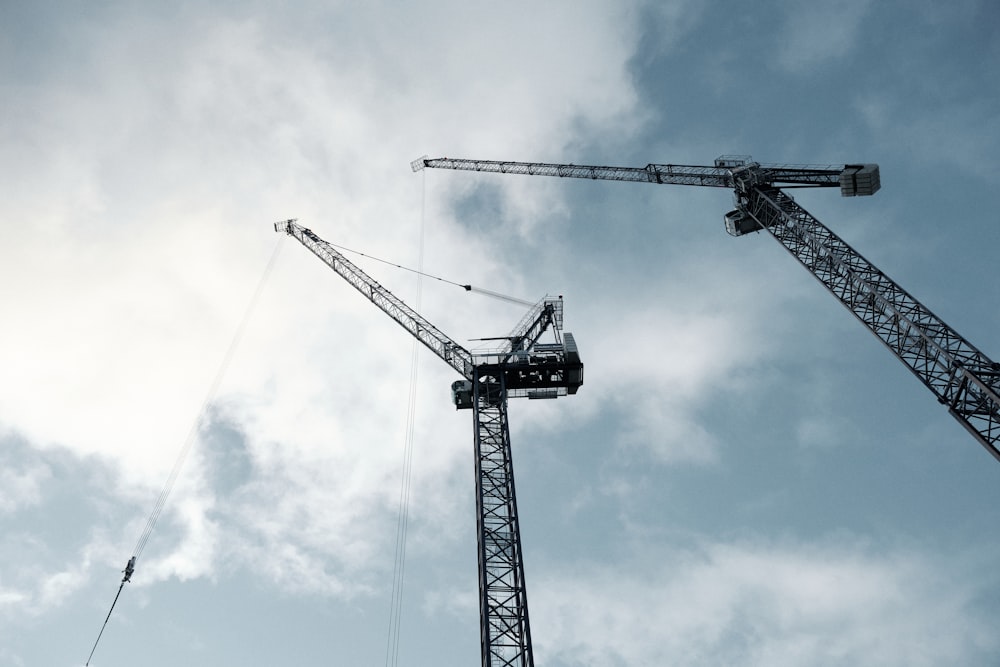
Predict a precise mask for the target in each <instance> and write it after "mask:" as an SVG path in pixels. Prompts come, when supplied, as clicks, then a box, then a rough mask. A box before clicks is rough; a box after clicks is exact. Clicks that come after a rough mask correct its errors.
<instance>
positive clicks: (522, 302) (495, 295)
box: [327, 229, 535, 310]
mask: <svg viewBox="0 0 1000 667" xmlns="http://www.w3.org/2000/svg"><path fill="white" fill-rule="evenodd" d="M422 234H423V230H422V229H421V235H422ZM423 242H424V239H423V236H421V238H420V244H421V249H420V252H421V256H420V268H419V269H413V268H410V267H408V266H403V265H401V264H396V263H395V262H390V261H389V260H387V259H380V258H378V257H375V256H373V255H368V254H366V253H363V252H361V251H360V250H352V249H351V248H348V247H345V246H342V245H337V244H336V243H330V242H329V241H327V243H330V245H332V246H333V247H334V248H337V249H338V250H343V251H344V252H349V253H352V254H354V255H358V256H360V257H367V258H368V259H370V260H373V261H376V262H381V263H383V264H387V265H388V266H392V267H395V268H397V269H402V270H404V271H409V272H410V273H416V274H417V275H418V276H423V277H425V278H431V279H433V280H438V281H441V282H443V283H448V284H449V285H455V286H456V287H461V288H462V289H464V290H465V291H466V292H475V293H477V294H483V295H485V296H491V297H493V298H494V299H501V300H503V301H509V302H511V303H516V304H518V305H520V306H534V305H535V302H534V301H527V300H525V299H519V298H517V297H516V296H507V295H506V294H501V293H500V292H494V291H492V290H488V289H484V288H482V287H476V286H475V285H468V284H462V283H458V282H455V281H454V280H448V279H447V278H441V277H439V276H435V275H431V274H430V273H425V272H424V271H423V270H422V269H423ZM418 284H419V283H418ZM417 305H418V307H419V304H417ZM418 310H419V308H418Z"/></svg>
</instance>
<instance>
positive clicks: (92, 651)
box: [85, 580, 125, 667]
mask: <svg viewBox="0 0 1000 667" xmlns="http://www.w3.org/2000/svg"><path fill="white" fill-rule="evenodd" d="M123 588H125V581H124V580H122V583H121V585H120V586H119V587H118V593H117V594H115V601H114V602H112V603H111V609H108V615H107V616H106V617H105V618H104V625H102V626H101V631H100V632H98V633H97V639H96V640H94V647H93V648H92V649H90V655H88V656H87V662H86V665H85V667H89V666H90V659H91V658H93V657H94V651H96V650H97V643H98V642H99V641H101V635H103V634H104V628H106V627H108V619H110V618H111V612H113V611H114V610H115V605H116V604H118V596H119V595H121V594H122V589H123Z"/></svg>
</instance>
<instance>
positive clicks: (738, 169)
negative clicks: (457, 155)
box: [411, 155, 1000, 460]
mask: <svg viewBox="0 0 1000 667" xmlns="http://www.w3.org/2000/svg"><path fill="white" fill-rule="evenodd" d="M411 167H412V168H413V170H414V171H419V170H421V169H424V168H432V169H454V170H464V171H480V172H492V173H501V174H525V175H531V176H556V177H562V178H588V179H592V180H609V181H632V182H638V183H655V184H674V185H698V186H706V187H718V188H728V189H730V190H732V191H733V192H734V199H735V208H734V209H733V210H731V211H729V212H728V213H726V214H725V216H724V218H723V220H724V223H725V228H726V231H727V232H728V233H729V234H730V235H732V236H743V235H745V234H748V233H750V232H759V231H762V230H763V231H765V232H766V233H768V234H770V235H771V236H773V237H774V238H775V240H777V241H778V243H780V244H781V245H782V246H783V247H784V248H785V249H786V250H787V251H788V252H789V253H791V254H792V256H793V257H795V259H797V260H798V261H799V262H800V263H801V264H802V266H804V267H805V268H806V270H808V271H809V272H810V273H811V274H812V275H813V276H814V277H816V279H818V280H819V281H820V282H821V283H822V284H823V286H824V287H826V289H827V290H829V291H830V293H832V294H833V295H834V296H835V297H836V298H837V299H838V300H839V301H840V302H841V303H842V304H843V305H844V306H846V307H847V309H848V310H850V311H851V312H852V313H854V315H855V316H856V317H857V318H858V319H859V320H860V321H861V323H862V324H864V325H865V327H867V328H868V330H869V331H871V332H872V333H873V334H874V335H875V336H876V337H877V338H878V339H879V340H881V341H882V343H884V344H885V346H886V347H887V348H888V349H889V351H890V352H892V354H893V355H895V357H896V358H897V359H899V360H900V361H901V362H902V363H903V364H904V365H905V366H906V367H907V368H909V369H910V371H912V372H913V374H914V375H916V376H917V378H918V379H919V380H920V381H921V382H923V383H924V385H925V386H926V387H927V388H928V389H930V391H931V392H932V393H933V394H934V396H935V397H936V398H937V400H938V402H939V403H941V404H942V405H944V406H945V407H946V409H947V410H948V412H949V414H951V415H952V416H953V417H954V418H955V419H956V420H958V422H959V423H960V424H961V425H962V426H964V427H965V428H966V429H967V430H968V431H969V433H970V434H972V436H973V437H974V438H975V439H976V440H977V441H978V442H979V443H980V444H981V445H983V446H984V447H985V448H986V450H987V451H988V452H989V453H990V454H991V455H992V456H993V457H994V458H996V459H997V460H1000V363H997V362H995V361H992V360H991V359H990V358H988V357H987V356H986V355H985V354H983V353H982V352H981V351H979V350H978V349H977V348H976V347H975V346H973V345H972V344H971V343H970V342H968V341H967V340H966V339H965V338H963V337H962V336H961V335H960V334H959V333H958V332H957V331H955V330H954V329H952V328H951V327H950V326H948V325H947V324H946V323H945V322H944V321H943V320H941V319H940V318H939V317H937V316H936V315H934V313H932V312H931V311H930V310H929V309H928V308H926V307H925V306H924V305H923V304H921V303H920V302H919V301H917V300H916V299H915V298H913V297H912V296H911V295H910V294H909V293H907V292H906V290H904V289H903V288H902V287H900V286H899V285H898V284H897V283H895V282H894V281H892V280H891V279H890V278H889V277H888V276H886V275H885V274H884V273H882V272H881V271H880V270H879V269H878V268H876V267H875V266H874V265H873V264H872V263H871V262H869V261H868V260H866V259H865V258H864V257H862V256H861V255H860V254H859V253H858V252H857V251H855V250H854V249H853V248H852V247H850V246H849V245H848V244H847V243H845V242H844V240H843V239H841V238H840V237H839V236H837V235H836V234H835V233H833V232H832V231H831V230H830V229H829V228H827V227H826V226H825V225H824V224H823V223H822V222H820V221H819V220H817V219H816V218H815V217H813V216H812V215H811V214H810V213H809V212H808V211H806V210H805V209H804V208H802V207H801V206H800V205H799V204H798V203H797V202H796V201H795V200H794V199H793V198H792V197H791V196H790V195H789V194H788V193H787V192H785V191H784V190H783V189H782V188H785V189H788V188H800V187H839V188H840V194H841V195H842V196H845V197H856V196H868V195H873V194H875V193H876V192H877V191H878V190H879V188H880V187H881V177H880V175H879V168H878V165H877V164H846V165H822V166H813V165H786V164H760V163H758V162H755V161H754V160H753V159H752V158H751V157H750V156H748V155H723V156H720V157H718V158H716V160H715V163H714V164H713V165H712V166H694V165H673V164H648V165H646V166H645V167H603V166H585V165H575V164H550V163H538V162H501V161H490V160H468V159H449V158H441V159H428V158H427V157H423V158H420V159H418V160H414V161H413V162H412V163H411Z"/></svg>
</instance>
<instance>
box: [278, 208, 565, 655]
mask: <svg viewBox="0 0 1000 667" xmlns="http://www.w3.org/2000/svg"><path fill="white" fill-rule="evenodd" d="M274 230H275V231H276V232H285V233H287V234H288V235H290V236H293V237H295V238H296V239H297V240H298V241H299V242H300V243H301V244H302V245H304V246H305V247H306V248H308V249H309V250H310V251H312V252H313V254H315V255H316V256H317V257H319V258H320V259H321V260H323V261H324V262H325V263H326V264H327V265H328V266H329V267H330V268H331V269H333V270H334V271H335V272H337V273H338V274H339V275H340V276H341V277H342V278H344V279H345V280H346V281H347V282H348V283H350V284H351V285H352V286H353V287H354V288H355V289H357V290H358V291H359V292H361V293H362V294H364V295H365V297H366V298H368V299H369V300H370V301H371V302H372V303H374V304H375V305H376V306H378V307H379V308H380V309H381V310H382V311H383V312H384V313H385V314H386V315H388V316H389V317H391V318H392V319H393V320H395V321H396V322H397V323H398V324H400V325H401V326H402V327H403V328H404V329H406V330H407V331H409V332H410V334H411V335H413V336H414V337H415V338H416V339H417V340H419V341H420V342H421V343H423V344H424V345H426V346H427V347H428V348H429V349H430V350H431V351H432V352H433V353H434V354H436V355H437V356H438V357H440V358H441V359H442V360H443V361H444V362H445V363H446V364H448V365H449V366H451V367H452V368H453V369H455V370H456V371H457V372H458V374H459V375H460V376H461V377H462V379H460V380H456V381H455V382H454V383H452V385H451V393H452V400H453V401H454V403H455V407H456V409H468V410H472V417H473V424H474V428H473V435H474V443H475V459H476V510H477V514H476V528H477V543H478V554H479V610H480V614H479V616H480V645H481V649H482V665H483V667H508V666H509V667H533V665H534V657H533V654H532V650H531V631H530V626H529V623H528V598H527V589H526V586H525V581H524V561H523V555H522V552H521V534H520V524H519V521H518V514H517V502H516V497H515V493H514V471H513V463H512V460H511V446H510V428H509V426H508V421H507V399H508V398H512V397H526V398H534V399H546V398H557V397H559V396H566V395H567V394H575V393H576V392H577V390H578V389H579V388H580V386H581V385H582V384H583V363H582V362H581V361H580V354H579V351H578V350H577V347H576V341H575V340H574V338H573V334H571V333H568V332H562V327H563V304H562V297H558V298H545V299H542V300H541V301H540V302H539V303H538V304H536V305H535V306H534V307H533V308H532V309H531V310H529V311H528V313H527V314H526V315H525V316H524V317H523V318H522V320H521V321H520V323H519V324H518V325H517V326H516V327H515V328H514V330H513V331H512V332H511V333H510V335H508V336H505V337H502V338H500V339H495V340H502V341H503V343H502V344H501V346H500V347H499V348H497V349H493V350H489V351H486V352H481V353H476V354H473V353H472V352H470V351H468V350H466V349H465V348H464V347H462V346H461V345H459V344H458V343H456V342H455V341H454V340H452V339H451V338H449V337H448V336H446V335H445V334H444V333H442V332H441V331H440V330H439V329H438V328H437V327H435V326H434V325H433V324H431V323H430V322H429V321H427V320H426V319H424V317H422V316H421V315H420V314H419V313H417V312H415V311H414V310H413V309H412V308H410V307H409V306H407V305H406V304H405V303H404V302H403V301H402V300H400V299H399V298H397V297H396V296H395V295H394V294H392V293H391V292H390V291H389V290H387V289H386V288H385V287H383V286H381V285H379V284H378V283H377V282H375V281H374V280H373V279H372V278H371V277H370V276H368V275H367V274H366V273H365V272H364V271H362V270H361V269H360V268H358V267H357V266H355V265H354V264H352V263H351V262H350V261H348V260H347V259H346V258H345V257H344V256H343V255H342V254H341V253H340V252H338V251H337V249H336V248H335V247H334V246H333V245H331V244H330V243H328V242H326V241H324V240H323V239H321V238H320V237H319V236H317V235H316V234H315V233H313V232H312V231H311V230H309V229H306V228H305V227H302V226H301V225H299V224H297V221H296V220H295V219H292V220H285V221H282V222H277V223H275V225H274ZM546 331H550V332H551V333H552V334H553V336H554V338H555V341H554V342H551V343H542V342H540V339H541V337H542V335H543V334H544V333H545V332H546Z"/></svg>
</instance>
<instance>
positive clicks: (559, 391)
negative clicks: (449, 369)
mask: <svg viewBox="0 0 1000 667" xmlns="http://www.w3.org/2000/svg"><path fill="white" fill-rule="evenodd" d="M499 356H500V358H501V360H500V361H497V357H496V356H495V355H491V357H492V358H491V359H490V361H488V362H486V363H483V364H481V365H477V366H475V367H474V369H473V373H475V374H476V376H478V378H479V396H478V399H477V397H476V392H475V387H474V386H473V382H472V381H471V380H469V379H464V380H456V381H455V382H452V383H451V400H452V402H453V403H454V404H455V408H456V409H458V410H469V409H472V408H474V407H475V406H476V401H477V400H479V401H480V402H481V403H480V405H482V406H487V405H490V406H496V405H500V404H501V403H503V402H504V401H505V400H506V397H508V396H509V397H511V398H515V397H522V398H534V399H539V398H558V397H560V396H566V395H567V394H575V393H576V392H577V390H578V389H579V388H580V386H581V385H583V362H582V361H580V352H579V350H578V349H577V346H576V340H575V339H574V338H573V334H571V333H565V334H563V336H562V341H560V342H556V343H547V344H543V343H535V344H533V345H532V346H531V347H530V349H528V350H523V351H522V350H518V351H515V352H512V353H503V354H501V355H499Z"/></svg>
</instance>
